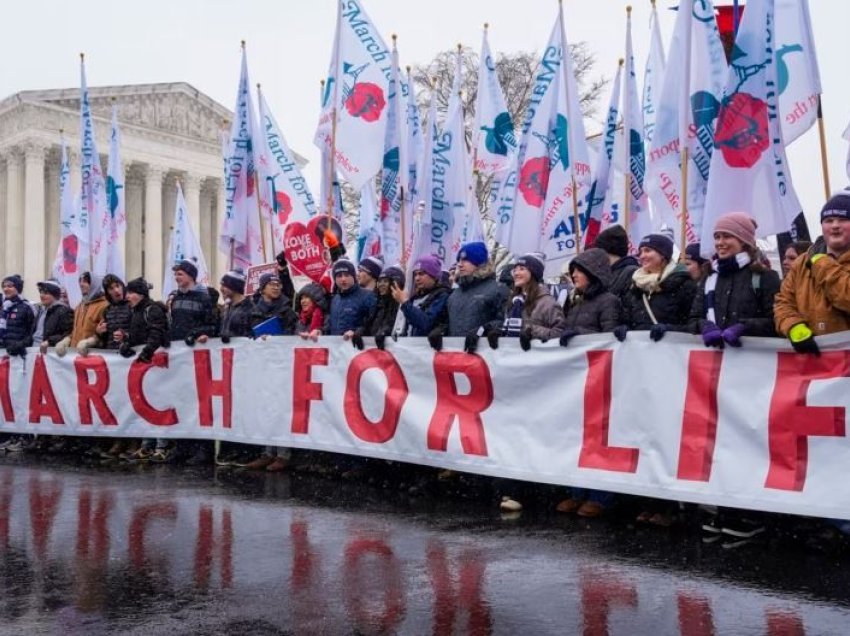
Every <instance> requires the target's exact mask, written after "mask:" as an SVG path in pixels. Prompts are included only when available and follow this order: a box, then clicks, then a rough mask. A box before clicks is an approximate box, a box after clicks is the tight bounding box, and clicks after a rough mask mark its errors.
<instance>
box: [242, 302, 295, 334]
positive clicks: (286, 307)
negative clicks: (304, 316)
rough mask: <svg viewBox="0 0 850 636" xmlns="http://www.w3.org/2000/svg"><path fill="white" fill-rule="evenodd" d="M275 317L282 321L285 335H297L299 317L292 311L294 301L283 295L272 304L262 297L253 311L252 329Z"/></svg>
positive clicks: (281, 325)
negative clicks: (296, 327)
mask: <svg viewBox="0 0 850 636" xmlns="http://www.w3.org/2000/svg"><path fill="white" fill-rule="evenodd" d="M274 316H277V317H278V319H279V320H280V327H281V329H282V330H283V333H284V335H287V336H291V335H293V334H294V333H295V326H296V325H297V324H298V316H297V315H296V314H295V311H294V310H293V309H292V301H291V300H289V298H287V297H286V296H283V295H281V297H280V298H278V299H277V300H275V301H272V302H271V303H269V302H267V301H266V300H265V299H264V298H263V297H262V296H261V297H260V300H259V301H257V302H255V303H254V309H253V310H252V311H251V327H256V326H257V325H259V324H260V323H261V322H264V321H266V320H268V319H269V318H272V317H274Z"/></svg>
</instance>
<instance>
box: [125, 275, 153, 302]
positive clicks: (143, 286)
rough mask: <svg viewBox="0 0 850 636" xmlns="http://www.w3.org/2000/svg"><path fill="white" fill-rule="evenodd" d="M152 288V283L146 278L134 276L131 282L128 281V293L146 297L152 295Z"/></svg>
mask: <svg viewBox="0 0 850 636" xmlns="http://www.w3.org/2000/svg"><path fill="white" fill-rule="evenodd" d="M151 289H152V286H151V284H150V283H149V282H148V281H146V280H145V279H144V278H141V277H139V278H134V279H133V280H131V281H130V282H129V283H127V287H126V290H127V293H128V294H130V293H132V294H139V295H141V296H145V297H146V298H147V297H148V296H150V290H151Z"/></svg>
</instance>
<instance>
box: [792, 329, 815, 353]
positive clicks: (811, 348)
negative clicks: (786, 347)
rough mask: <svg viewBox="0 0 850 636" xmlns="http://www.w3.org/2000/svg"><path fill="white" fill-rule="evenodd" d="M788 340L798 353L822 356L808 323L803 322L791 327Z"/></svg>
mask: <svg viewBox="0 0 850 636" xmlns="http://www.w3.org/2000/svg"><path fill="white" fill-rule="evenodd" d="M788 339H789V340H790V341H791V346H792V347H794V351H796V352H797V353H810V354H812V355H814V356H819V355H820V347H818V343H817V342H815V335H814V334H813V333H812V330H811V329H809V326H808V325H807V324H806V323H804V322H801V323H799V324H796V325H794V326H793V327H791V330H790V331H789V332H788Z"/></svg>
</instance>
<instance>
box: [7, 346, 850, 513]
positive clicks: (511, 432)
mask: <svg viewBox="0 0 850 636" xmlns="http://www.w3.org/2000/svg"><path fill="white" fill-rule="evenodd" d="M818 341H819V343H820V345H821V350H822V352H823V354H822V355H821V356H820V357H813V356H805V355H800V354H796V353H794V352H793V351H792V350H791V349H790V347H789V346H788V345H787V344H786V342H785V341H783V340H775V339H745V341H744V346H743V347H742V348H741V349H727V350H725V351H718V350H714V349H706V348H705V347H704V346H703V345H702V342H701V340H700V339H699V338H697V337H693V336H689V335H685V334H668V336H667V337H665V339H664V341H663V342H661V343H654V342H651V341H650V340H649V338H648V335H647V332H633V333H630V334H629V336H628V338H627V340H626V342H624V343H618V342H616V341H615V340H614V338H613V337H612V336H611V335H608V334H603V335H598V336H583V337H578V338H575V339H574V340H573V341H571V343H570V347H569V348H562V347H559V346H558V343H557V342H549V343H546V344H541V343H539V342H535V343H534V346H533V348H532V350H531V351H530V352H523V351H521V350H520V348H519V346H518V343H514V342H511V341H503V342H502V344H501V346H500V347H499V348H498V349H497V350H495V351H493V350H490V349H489V347H488V345H487V343H486V341H484V340H482V345H481V351H480V354H479V355H470V354H466V353H463V352H462V351H461V348H462V344H463V341H462V340H461V339H447V340H446V348H445V350H444V351H442V352H440V353H435V352H434V351H432V350H431V349H430V348H429V346H428V342H427V340H426V339H424V338H422V339H418V338H416V339H403V340H400V341H398V342H393V341H388V342H387V351H380V350H378V349H375V348H367V349H366V350H365V351H362V352H361V351H357V350H356V349H354V348H352V347H351V346H350V344H348V343H344V342H343V341H342V340H341V339H339V338H333V337H323V338H321V339H320V341H319V342H318V343H315V344H314V343H311V342H305V341H303V340H300V339H298V338H288V337H280V338H271V339H269V340H266V341H251V340H234V341H233V342H232V343H231V344H230V345H228V346H226V347H223V346H221V345H220V343H218V341H214V343H213V342H211V343H210V345H209V346H203V345H196V346H195V348H194V349H190V348H188V347H186V346H185V345H183V344H176V343H175V344H174V345H173V346H172V347H171V348H170V349H168V350H166V351H160V352H158V353H157V354H156V356H155V358H154V364H153V365H145V364H142V363H137V362H132V361H130V360H125V359H123V358H121V357H120V356H118V355H117V354H113V353H104V354H103V355H91V356H89V357H87V358H81V357H72V356H66V357H65V358H58V357H57V356H56V355H55V354H53V353H48V354H47V355H38V354H37V350H36V349H31V350H30V352H29V353H28V355H27V356H26V358H24V359H21V358H19V357H15V358H12V359H11V360H10V359H9V358H8V357H3V358H0V415H2V418H3V420H2V421H4V422H5V423H4V424H3V429H4V430H5V431H6V432H22V433H38V434H62V435H104V436H109V437H119V436H126V437H137V438H138V437H165V438H197V439H209V438H215V439H223V440H233V441H236V442H245V443H250V444H273V445H276V446H289V447H298V448H312V449H319V450H326V451H333V452H340V453H348V454H353V455H363V456H368V457H377V458H383V459H393V460H399V461H404V462H412V463H417V464H425V465H429V466H439V467H446V468H451V469H455V470H461V471H467V472H473V473H480V474H484V475H493V476H501V477H510V478H515V479H523V480H528V481H535V482H541V483H551V484H565V485H566V484H569V485H573V486H580V487H587V488H595V489H601V490H608V491H615V492H624V493H630V494H636V495H645V496H651V497H661V498H666V499H673V500H678V501H692V502H698V503H706V504H718V505H724V506H733V507H741V508H754V509H760V510H771V511H776V512H788V513H796V514H807V515H815V516H821V517H842V518H843V517H847V512H848V510H850V482H848V480H847V479H845V478H844V476H845V474H846V466H847V465H848V463H850V441H848V440H847V439H846V434H845V431H846V422H847V415H846V408H847V407H848V406H850V390H848V389H850V382H849V381H848V378H850V333H844V334H835V335H832V336H824V337H821V338H819V339H818ZM367 342H368V343H369V344H371V342H370V341H367ZM131 362H132V364H131ZM24 365H26V369H24Z"/></svg>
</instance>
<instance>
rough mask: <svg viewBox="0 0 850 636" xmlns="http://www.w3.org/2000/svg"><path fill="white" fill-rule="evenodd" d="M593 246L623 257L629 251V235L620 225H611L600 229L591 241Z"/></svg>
mask: <svg viewBox="0 0 850 636" xmlns="http://www.w3.org/2000/svg"><path fill="white" fill-rule="evenodd" d="M593 247H598V248H600V249H603V250H605V251H606V252H608V253H609V254H613V255H614V256H619V257H620V258H623V257H624V256H626V255H628V253H629V236H628V234H626V230H625V229H623V226H621V225H612V226H611V227H608V228H605V229H604V230H602V231H601V232H600V233H599V234H598V235H597V237H596V240H595V241H594V242H593Z"/></svg>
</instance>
